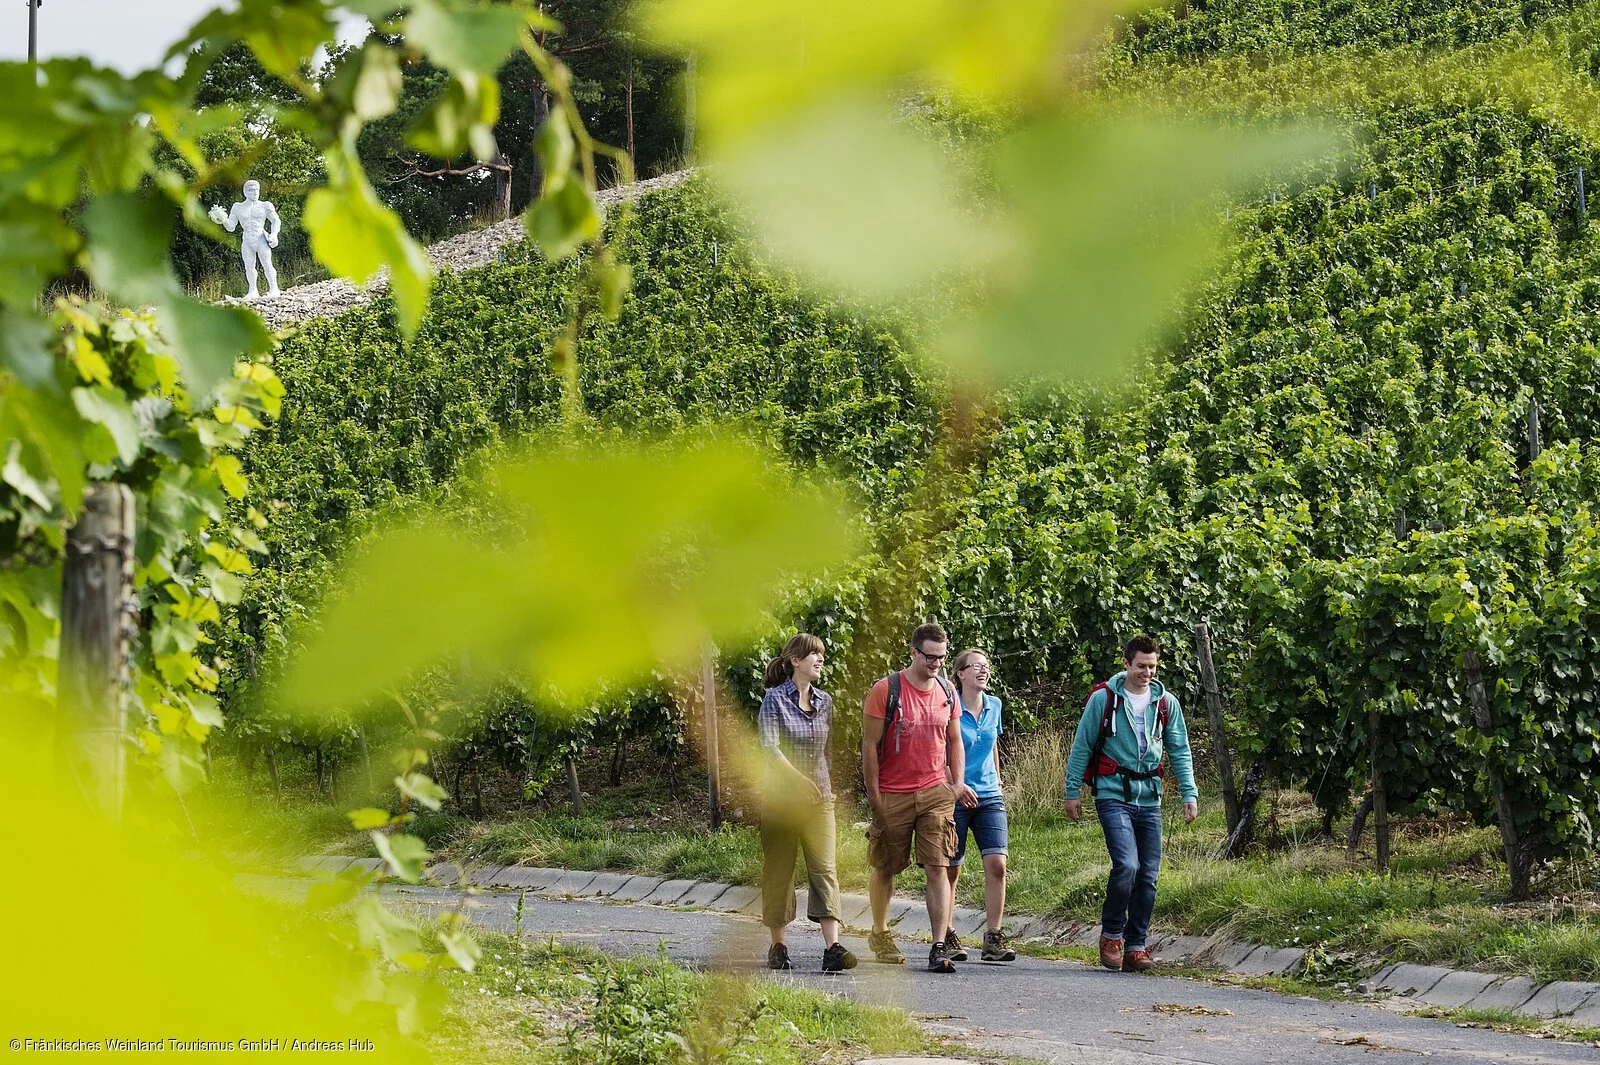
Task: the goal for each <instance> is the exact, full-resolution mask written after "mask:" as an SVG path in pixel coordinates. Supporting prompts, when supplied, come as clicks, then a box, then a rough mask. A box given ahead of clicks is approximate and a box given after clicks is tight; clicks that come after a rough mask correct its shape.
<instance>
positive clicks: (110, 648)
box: [58, 484, 134, 817]
mask: <svg viewBox="0 0 1600 1065" xmlns="http://www.w3.org/2000/svg"><path fill="white" fill-rule="evenodd" d="M133 523H134V504H133V492H132V491H130V490H129V488H128V486H127V485H122V484H95V485H90V486H89V488H88V490H87V491H85V492H84V497H83V513H82V514H81V515H80V516H79V517H78V521H77V523H76V524H75V525H73V527H72V531H71V532H69V533H68V534H67V556H66V562H65V564H64V565H63V567H62V577H61V658H60V679H59V682H58V690H59V692H60V705H61V713H62V717H63V720H64V721H65V722H66V725H67V729H68V731H69V733H70V734H71V736H72V742H71V744H70V746H69V747H68V748H67V751H66V753H67V757H68V758H69V759H70V765H71V772H72V774H73V776H75V777H76V779H77V780H78V782H79V785H80V787H81V788H82V791H83V794H84V796H85V798H87V799H88V800H89V802H90V803H91V804H92V805H93V806H94V807H95V808H96V809H97V810H99V811H100V812H102V813H104V814H107V815H109V816H111V817H116V816H118V815H119V814H120V813H121V810H122V795H123V784H124V781H123V777H124V758H125V749H126V746H127V739H126V736H125V723H124V717H125V713H124V707H123V692H124V691H125V689H126V686H127V670H128V649H129V639H128V636H129V627H130V624H131V621H132V616H131V613H130V612H131V610H132V609H133V528H134V526H133Z"/></svg>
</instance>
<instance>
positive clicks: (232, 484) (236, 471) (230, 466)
mask: <svg viewBox="0 0 1600 1065" xmlns="http://www.w3.org/2000/svg"><path fill="white" fill-rule="evenodd" d="M211 468H212V469H213V470H216V471H217V479H218V480H219V481H221V482H222V490H223V491H224V492H227V493H228V494H229V495H230V496H232V497H233V498H235V499H243V498H244V497H245V495H246V494H247V493H248V492H249V491H250V482H249V480H248V479H246V477H245V475H244V464H243V463H242V462H240V461H239V456H237V455H218V456H217V457H216V458H214V459H212V460H211ZM256 542H257V543H260V540H259V539H258V540H257V541H256Z"/></svg>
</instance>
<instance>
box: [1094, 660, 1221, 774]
mask: <svg viewBox="0 0 1600 1065" xmlns="http://www.w3.org/2000/svg"><path fill="white" fill-rule="evenodd" d="M1127 678H1128V674H1127V673H1126V672H1122V673H1118V674H1117V675H1116V676H1114V677H1112V678H1111V679H1110V680H1109V681H1107V682H1106V684H1107V685H1108V686H1109V687H1110V688H1111V689H1113V690H1114V691H1115V692H1116V693H1117V694H1118V695H1120V696H1121V697H1122V709H1121V710H1120V711H1119V712H1118V713H1117V715H1116V717H1115V718H1114V719H1113V721H1112V726H1113V727H1112V730H1111V735H1110V736H1107V737H1106V745H1105V748H1104V749H1103V750H1102V751H1101V752H1100V753H1101V754H1103V755H1105V756H1107V757H1108V758H1113V759H1115V760H1116V763H1117V764H1118V765H1119V766H1125V767H1127V768H1128V769H1131V770H1133V771H1134V772H1137V773H1142V772H1146V771H1148V770H1151V769H1154V768H1155V767H1156V766H1158V765H1160V764H1161V753H1162V751H1163V749H1164V750H1165V751H1166V752H1167V754H1168V755H1170V756H1171V758H1170V760H1171V763H1172V776H1174V777H1176V778H1177V782H1178V794H1179V795H1180V796H1182V798H1183V801H1184V802H1198V801H1199V798H1200V791H1199V789H1198V788H1196V787H1195V784H1194V756H1193V754H1191V753H1190V751H1189V729H1188V727H1187V726H1186V725H1184V723H1183V710H1182V708H1180V707H1179V706H1178V697H1177V696H1176V695H1173V694H1172V693H1171V692H1169V691H1167V689H1166V688H1164V687H1162V686H1161V682H1160V681H1158V680H1153V681H1151V682H1150V707H1149V709H1148V710H1146V711H1145V731H1146V732H1153V731H1154V730H1155V726H1156V706H1157V704H1158V703H1160V702H1161V699H1162V697H1163V696H1165V697H1166V700H1167V728H1166V732H1165V734H1163V735H1161V736H1151V737H1150V747H1149V749H1148V750H1147V751H1145V753H1144V755H1143V756H1141V755H1140V754H1139V738H1138V735H1137V734H1136V733H1135V731H1134V726H1133V714H1132V712H1131V711H1130V710H1129V707H1128V695H1127V692H1126V691H1125V690H1124V689H1123V684H1124V682H1126V680H1127ZM1107 698H1109V696H1108V694H1107V692H1106V691H1105V690H1104V689H1099V690H1096V691H1095V693H1094V694H1093V695H1091V696H1089V701H1088V702H1087V703H1085V704H1084V707H1083V717H1082V718H1081V719H1079V721H1078V732H1077V735H1075V736H1073V737H1072V753H1071V754H1069V755H1068V756H1067V798H1069V799H1076V798H1077V797H1078V795H1079V794H1080V791H1081V789H1082V787H1083V773H1084V770H1086V769H1088V768H1089V756H1090V755H1091V754H1093V753H1094V745H1095V741H1096V740H1097V739H1098V738H1099V735H1100V719H1101V718H1102V717H1104V716H1105V712H1106V699H1107ZM1122 784H1123V778H1122V777H1121V776H1116V775H1113V776H1108V777H1096V778H1095V781H1094V785H1095V788H1094V794H1095V798H1097V799H1101V798H1105V799H1121V798H1123V790H1122ZM1160 784H1161V781H1159V780H1157V779H1155V778H1151V779H1150V780H1130V781H1128V788H1129V790H1130V793H1131V798H1132V801H1133V803H1134V805H1136V806H1160V805H1161V791H1160Z"/></svg>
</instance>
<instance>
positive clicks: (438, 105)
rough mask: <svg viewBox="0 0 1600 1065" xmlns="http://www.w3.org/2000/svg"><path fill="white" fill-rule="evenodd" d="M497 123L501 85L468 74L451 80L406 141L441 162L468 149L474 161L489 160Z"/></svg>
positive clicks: (491, 155)
mask: <svg viewBox="0 0 1600 1065" xmlns="http://www.w3.org/2000/svg"><path fill="white" fill-rule="evenodd" d="M499 120H500V83H499V82H497V81H495V80H494V79H493V78H485V77H479V76H478V75H477V74H474V73H472V72H471V71H468V72H466V73H464V74H462V75H461V76H460V77H458V78H453V79H451V81H450V84H449V85H447V86H446V87H445V90H444V92H442V93H440V94H439V95H438V97H437V98H435V99H434V101H433V103H432V104H430V105H429V106H428V109H427V110H426V111H424V112H423V113H422V114H421V115H420V116H419V117H418V118H417V122H416V125H414V126H412V127H411V129H410V131H409V132H408V133H407V134H406V141H407V143H409V144H411V145H412V146H413V147H415V148H419V149H421V150H422V151H424V152H427V153H428V154H429V155H433V156H438V157H439V158H441V159H453V158H455V157H456V156H458V155H460V154H461V152H462V151H463V150H465V149H466V148H467V147H469V146H470V147H471V148H472V149H473V154H474V155H475V156H476V157H477V158H479V159H492V158H494V155H495V143H494V124H495V123H496V122H498V121H499Z"/></svg>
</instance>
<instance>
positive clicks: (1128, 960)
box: [1122, 949, 1156, 973]
mask: <svg viewBox="0 0 1600 1065" xmlns="http://www.w3.org/2000/svg"><path fill="white" fill-rule="evenodd" d="M1155 967H1156V963H1155V959H1154V958H1152V957H1150V952H1149V951H1148V950H1143V949H1134V950H1130V951H1128V952H1126V953H1125V954H1123V955H1122V971H1123V972H1125V973H1142V972H1146V971H1147V970H1150V969H1154V968H1155Z"/></svg>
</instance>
